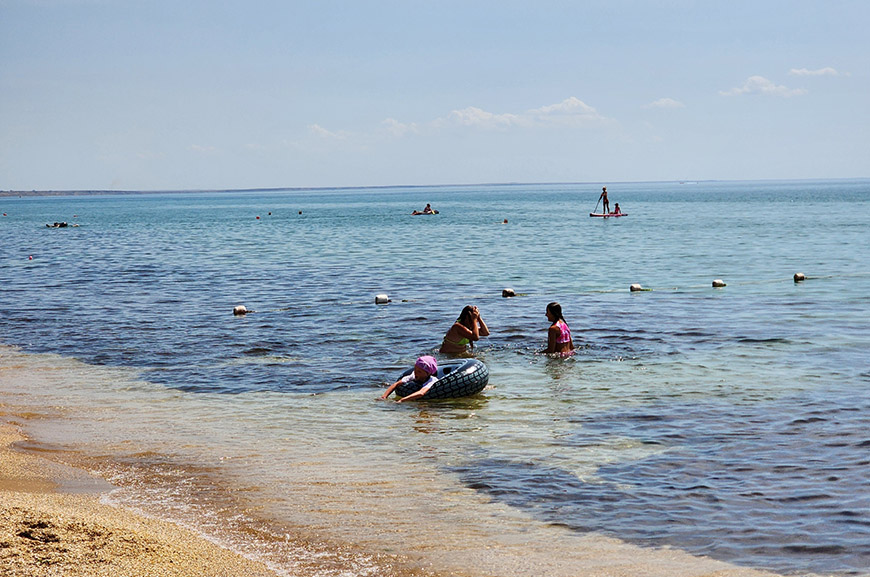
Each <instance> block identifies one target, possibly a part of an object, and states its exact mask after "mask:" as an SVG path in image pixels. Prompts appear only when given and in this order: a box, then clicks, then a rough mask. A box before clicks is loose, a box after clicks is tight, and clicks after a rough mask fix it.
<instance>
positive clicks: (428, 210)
mask: <svg viewBox="0 0 870 577" xmlns="http://www.w3.org/2000/svg"><path fill="white" fill-rule="evenodd" d="M411 214H412V215H414V216H417V215H419V214H438V211H437V210H434V209H433V208H432V205H431V204H429V203H426V208H424V209H423V210H415V211H414V212H412V213H411Z"/></svg>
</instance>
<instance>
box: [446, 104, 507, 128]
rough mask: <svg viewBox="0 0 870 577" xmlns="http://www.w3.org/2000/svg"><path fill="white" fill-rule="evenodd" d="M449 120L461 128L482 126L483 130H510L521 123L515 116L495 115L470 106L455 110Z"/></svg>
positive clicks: (448, 117)
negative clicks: (512, 126)
mask: <svg viewBox="0 0 870 577" xmlns="http://www.w3.org/2000/svg"><path fill="white" fill-rule="evenodd" d="M447 119H448V120H449V121H450V122H451V123H454V124H459V125H461V126H480V127H483V128H508V127H510V126H511V125H514V124H517V123H518V122H519V117H518V116H517V115H515V114H493V113H492V112H487V111H486V110H482V109H480V108H477V107H475V106H469V107H468V108H463V109H462V110H454V111H452V112H451V113H450V114H449V115H447Z"/></svg>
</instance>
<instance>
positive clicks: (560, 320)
mask: <svg viewBox="0 0 870 577" xmlns="http://www.w3.org/2000/svg"><path fill="white" fill-rule="evenodd" d="M547 320H549V321H550V322H551V323H553V324H551V325H550V328H549V329H548V330H547V350H546V353H547V354H565V353H570V352H571V351H573V350H574V341H573V340H571V329H569V328H568V323H566V322H565V318H564V317H563V316H562V305H560V304H559V303H557V302H552V303H550V304H548V305H547Z"/></svg>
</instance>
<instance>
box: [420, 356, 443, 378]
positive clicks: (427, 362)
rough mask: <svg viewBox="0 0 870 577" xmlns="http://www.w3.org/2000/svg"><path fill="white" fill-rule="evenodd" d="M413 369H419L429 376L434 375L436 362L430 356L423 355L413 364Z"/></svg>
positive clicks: (436, 367) (436, 369) (436, 370)
mask: <svg viewBox="0 0 870 577" xmlns="http://www.w3.org/2000/svg"><path fill="white" fill-rule="evenodd" d="M414 366H415V367H420V368H421V369H423V370H424V371H426V372H427V373H429V374H430V375H434V374H435V373H436V372H438V361H436V360H435V357H433V356H430V355H423V356H422V357H420V358H419V359H417V362H416V363H414Z"/></svg>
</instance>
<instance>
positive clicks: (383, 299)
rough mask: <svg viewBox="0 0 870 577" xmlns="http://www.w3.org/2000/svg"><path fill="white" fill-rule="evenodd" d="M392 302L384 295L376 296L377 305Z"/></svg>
mask: <svg viewBox="0 0 870 577" xmlns="http://www.w3.org/2000/svg"><path fill="white" fill-rule="evenodd" d="M388 302H390V297H388V296H387V295H384V294H380V295H375V304H376V305H385V304H387V303H388Z"/></svg>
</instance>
